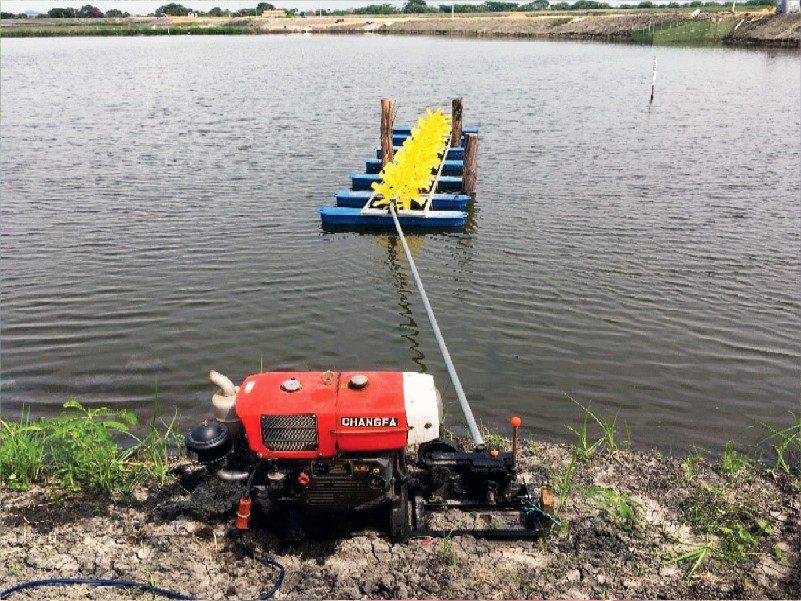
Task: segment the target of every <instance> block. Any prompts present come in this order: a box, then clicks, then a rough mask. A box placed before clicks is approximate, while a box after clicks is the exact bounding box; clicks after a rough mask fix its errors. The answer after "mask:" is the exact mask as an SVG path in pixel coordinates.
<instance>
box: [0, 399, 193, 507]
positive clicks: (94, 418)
mask: <svg viewBox="0 0 801 601" xmlns="http://www.w3.org/2000/svg"><path fill="white" fill-rule="evenodd" d="M64 408H65V409H66V410H67V412H65V414H64V415H62V416H59V417H54V418H49V419H46V418H38V419H35V420H31V419H30V413H27V414H25V415H24V416H23V417H22V418H21V419H20V420H19V421H18V422H9V421H6V420H0V482H1V483H2V484H3V485H4V486H6V487H8V489H9V490H27V489H28V488H29V486H30V485H31V484H32V483H51V484H54V485H58V486H61V487H62V488H68V489H72V490H80V489H81V488H82V487H88V488H90V489H93V490H96V491H98V492H101V493H104V494H106V495H108V496H115V495H127V494H130V493H131V491H132V490H133V489H134V488H135V487H136V486H137V485H138V484H140V483H142V482H145V481H153V480H155V481H157V482H160V483H162V484H163V483H164V481H165V480H166V478H167V477H168V474H169V460H170V456H171V454H174V450H173V449H174V448H175V447H176V445H178V444H180V443H181V441H182V436H181V435H180V434H178V433H177V432H176V431H175V430H174V425H175V417H173V418H172V420H171V421H170V422H169V423H165V422H163V421H160V420H159V418H158V395H157V396H156V400H155V401H154V403H153V418H152V421H151V423H150V427H149V432H148V433H147V435H146V436H144V437H141V438H140V437H137V436H136V435H134V434H133V433H132V432H131V428H132V427H133V426H136V425H137V423H138V419H137V417H136V416H135V415H134V414H133V413H131V412H130V411H126V410H124V409H109V408H105V407H101V408H98V409H91V408H86V407H84V406H83V405H81V404H80V403H78V402H77V401H68V402H66V403H64Z"/></svg>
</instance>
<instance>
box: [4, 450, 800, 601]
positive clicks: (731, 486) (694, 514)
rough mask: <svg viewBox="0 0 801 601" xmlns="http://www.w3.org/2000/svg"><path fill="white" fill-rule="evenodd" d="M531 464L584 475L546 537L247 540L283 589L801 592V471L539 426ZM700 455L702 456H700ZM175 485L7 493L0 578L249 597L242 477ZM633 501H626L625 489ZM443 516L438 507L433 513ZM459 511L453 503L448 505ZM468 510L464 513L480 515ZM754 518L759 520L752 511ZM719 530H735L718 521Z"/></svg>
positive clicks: (77, 591)
mask: <svg viewBox="0 0 801 601" xmlns="http://www.w3.org/2000/svg"><path fill="white" fill-rule="evenodd" d="M521 459H522V466H523V470H524V475H525V477H526V478H527V479H528V480H529V481H532V480H533V481H534V482H535V483H537V484H538V485H539V484H540V483H543V482H545V481H550V482H551V483H553V484H554V487H555V488H556V493H557V494H556V496H557V504H558V503H559V493H560V491H559V487H558V486H557V483H558V482H559V481H562V482H564V481H566V480H571V485H570V488H569V489H568V490H567V494H566V495H565V502H564V504H563V505H562V506H561V507H558V508H557V513H558V515H559V517H560V518H561V519H562V520H564V524H563V526H562V527H554V528H553V529H552V530H551V533H550V535H549V536H547V537H545V538H542V539H539V540H528V541H508V540H507V541H497V540H482V539H476V538H473V537H472V536H462V537H452V538H451V539H442V538H435V539H419V538H412V539H410V540H406V541H404V542H397V543H393V542H391V541H390V540H389V539H387V538H386V537H384V536H383V535H382V533H381V532H380V530H377V529H374V530H372V531H370V530H369V529H368V530H367V531H362V532H361V533H360V534H358V535H355V536H343V537H339V538H327V539H321V538H319V537H316V538H310V539H307V540H306V541H305V542H303V543H300V544H299V545H297V546H294V547H288V548H282V547H279V541H278V540H277V539H276V538H275V537H274V536H273V535H272V534H270V533H269V532H267V531H264V530H251V531H249V532H247V533H246V540H247V541H248V542H249V544H250V545H251V546H252V548H253V549H254V550H255V551H256V552H257V553H264V554H266V555H268V556H271V557H273V558H275V559H276V560H277V561H278V562H280V563H281V564H283V566H284V567H285V568H286V577H285V580H284V582H283V585H282V586H281V588H280V590H279V591H278V593H277V594H276V597H275V598H278V599H309V598H326V599H364V598H370V599H373V598H375V599H416V598H428V599H432V598H461V599H474V598H486V599H492V598H503V599H524V598H529V599H536V598H552V599H561V598H570V599H582V598H593V599H604V598H629V599H631V598H672V599H675V598H691V599H713V598H738V599H756V598H783V599H798V598H799V597H801V582H800V581H799V578H800V577H801V560H800V559H799V550H800V548H801V517H800V516H801V483H800V482H799V477H798V476H793V477H789V476H786V475H780V474H775V473H772V472H770V471H765V470H757V469H752V468H741V469H740V470H739V471H738V472H737V473H736V474H734V476H730V474H729V473H725V472H724V470H723V469H722V468H721V466H720V462H719V461H716V460H713V459H707V460H706V461H703V462H697V461H696V460H689V459H687V458H685V459H684V460H683V461H682V460H681V459H678V458H672V457H663V456H662V455H660V454H659V453H654V452H651V453H641V452H636V451H628V450H622V451H618V452H617V453H615V454H609V453H606V452H603V453H598V454H596V455H595V456H593V457H592V458H590V459H588V460H586V461H583V462H581V463H577V464H575V467H574V470H573V472H572V479H570V478H567V479H566V478H565V474H566V472H567V470H568V469H569V466H570V463H571V449H570V448H568V447H565V446H561V445H551V444H543V443H533V442H528V443H526V444H524V445H523V452H522V455H521ZM696 459H697V458H696ZM173 474H174V476H173V478H172V479H171V481H170V482H168V483H165V484H164V485H159V484H157V483H151V484H149V485H146V486H141V487H140V488H139V489H138V490H137V491H136V492H135V493H134V494H133V495H132V496H130V497H128V498H124V499H118V500H116V501H113V502H112V501H109V500H107V499H104V498H102V497H96V496H92V495H91V494H87V493H85V492H84V493H66V492H64V491H62V490H61V489H59V488H57V487H50V488H42V487H36V488H32V489H31V490H29V491H27V492H9V491H4V492H3V495H2V547H1V549H0V550H1V551H2V553H1V554H0V558H1V561H0V581H2V582H1V585H0V588H2V589H7V588H10V587H12V586H15V585H17V584H20V583H23V582H27V581H30V580H41V579H48V578H100V579H120V580H133V581H137V582H144V583H150V584H153V585H155V586H159V587H163V588H168V589H171V590H174V591H178V592H180V593H182V594H185V595H192V596H195V597H198V598H201V599H251V598H254V597H257V596H259V595H261V594H263V593H264V592H265V591H267V590H269V589H270V588H271V587H272V584H273V583H274V581H275V578H276V575H277V573H276V571H275V570H274V569H270V568H268V567H265V566H264V565H262V564H260V563H258V562H255V561H253V560H251V559H249V558H247V557H246V556H244V555H243V553H242V550H241V549H240V547H239V545H238V543H237V541H236V538H235V537H234V535H233V532H232V531H231V527H232V526H233V523H234V519H235V518H234V514H235V509H234V505H235V503H236V502H237V499H238V497H239V495H240V492H241V488H240V486H241V485H228V484H223V483H221V482H219V481H217V480H215V479H213V478H211V477H208V476H207V475H206V474H205V471H203V470H201V469H200V468H198V467H196V466H195V465H193V464H191V463H189V462H188V461H186V460H183V461H178V462H176V464H175V466H174V469H173ZM621 500H623V501H625V506H626V507H629V508H630V509H631V510H632V511H633V517H632V516H631V515H628V514H626V513H625V512H624V511H621V507H622V505H621V504H620V501H621ZM699 514H700V515H705V516H707V517H708V518H709V519H710V520H711V521H712V522H715V523H718V525H726V524H728V526H729V527H731V525H732V522H731V520H730V519H729V518H730V517H731V516H732V515H736V516H738V519H740V520H741V523H742V524H743V525H744V527H745V528H746V530H748V529H749V528H750V529H751V531H752V532H753V527H754V525H753V524H750V522H755V521H761V522H762V523H763V525H767V528H765V531H766V532H767V533H766V534H764V535H763V536H761V537H757V538H756V540H757V544H755V545H754V546H753V547H750V548H748V549H747V553H746V554H745V555H744V556H743V557H741V558H740V559H739V560H738V561H736V562H735V563H728V562H727V561H725V560H724V559H723V557H722V554H720V553H718V552H716V551H713V552H710V553H709V555H708V556H707V557H706V558H705V559H704V561H703V562H702V563H701V564H700V565H699V566H698V568H697V570H696V571H695V573H694V574H692V575H691V576H689V577H688V576H687V574H688V573H689V571H690V568H691V567H692V562H690V561H688V562H671V561H670V560H671V558H675V557H676V556H677V555H680V554H682V553H687V552H691V551H693V550H697V549H701V548H703V545H707V544H708V546H709V548H710V549H719V548H722V546H721V545H722V542H721V539H719V538H718V536H717V535H716V534H714V533H710V530H709V529H706V530H704V529H703V528H700V529H699V526H698V525H697V522H698V519H697V518H698V515H699ZM444 517H445V516H440V515H435V516H433V519H434V520H441V519H444ZM450 517H453V516H450ZM482 518H483V516H482V515H481V514H480V512H479V514H478V515H474V514H465V515H463V516H461V518H460V519H458V523H459V524H460V527H466V526H469V525H470V523H471V522H477V523H480V522H482ZM749 524H750V525H749ZM716 532H718V533H720V532H723V531H721V530H717V531H716ZM10 598H12V599H20V600H21V599H134V598H135V599H152V598H154V596H153V594H152V593H145V592H141V591H135V590H134V591H130V590H122V589H111V588H99V587H98V588H92V587H87V586H70V587H50V588H40V589H33V590H28V591H22V592H19V593H15V594H13V595H12V596H11V597H10Z"/></svg>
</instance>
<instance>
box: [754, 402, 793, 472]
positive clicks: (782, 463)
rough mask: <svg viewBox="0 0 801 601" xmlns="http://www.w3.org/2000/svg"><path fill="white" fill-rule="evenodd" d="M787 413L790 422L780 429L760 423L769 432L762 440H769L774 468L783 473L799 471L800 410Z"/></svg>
mask: <svg viewBox="0 0 801 601" xmlns="http://www.w3.org/2000/svg"><path fill="white" fill-rule="evenodd" d="M800 404H801V403H800ZM789 413H790V415H791V416H792V424H791V425H790V426H789V427H788V428H783V429H781V430H780V429H778V428H774V427H773V426H770V425H768V424H766V423H764V422H763V423H762V427H763V428H765V430H767V431H768V432H770V436H768V437H767V438H765V439H764V440H763V441H762V442H763V443H765V442H770V444H771V446H772V447H773V449H774V451H775V452H776V467H775V469H776V470H781V471H783V472H784V473H785V474H791V473H793V472H795V473H801V411H799V412H798V414H796V413H793V412H792V411H790V412H789Z"/></svg>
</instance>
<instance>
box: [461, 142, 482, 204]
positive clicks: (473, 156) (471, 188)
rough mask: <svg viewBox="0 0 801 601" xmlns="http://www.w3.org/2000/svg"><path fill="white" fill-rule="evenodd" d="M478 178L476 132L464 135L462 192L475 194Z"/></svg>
mask: <svg viewBox="0 0 801 601" xmlns="http://www.w3.org/2000/svg"><path fill="white" fill-rule="evenodd" d="M477 179H478V134H465V136H464V169H463V171H462V192H464V193H465V194H470V195H475V193H476V180H477Z"/></svg>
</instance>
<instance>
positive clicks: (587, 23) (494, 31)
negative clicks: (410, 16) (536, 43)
mask: <svg viewBox="0 0 801 601" xmlns="http://www.w3.org/2000/svg"><path fill="white" fill-rule="evenodd" d="M710 20H714V22H715V23H716V24H719V25H720V26H725V25H726V24H727V23H730V24H731V26H732V27H735V28H736V29H735V30H734V31H733V32H732V33H731V34H730V35H728V36H727V37H726V38H725V39H724V41H725V43H727V44H731V45H766V46H790V47H793V46H795V47H797V46H798V45H799V40H800V39H801V33H800V32H801V19H799V18H798V15H771V14H768V13H766V12H737V13H702V14H700V15H698V16H697V17H695V18H694V19H691V18H690V15H689V14H688V13H687V12H678V11H665V12H657V11H647V12H635V13H626V14H620V13H602V12H597V13H588V14H575V13H573V14H571V13H563V14H557V15H545V14H538V15H534V16H520V15H516V14H512V15H508V16H503V17H500V16H499V17H480V18H479V17H475V18H470V19H448V18H436V19H434V18H430V19H417V20H405V21H396V22H393V23H388V24H386V25H385V26H382V27H381V28H380V29H379V30H378V31H381V32H386V33H406V34H441V35H460V36H480V37H487V36H489V37H493V36H495V37H536V38H554V39H565V38H567V39H591V40H592V39H595V40H609V41H631V40H632V31H648V30H649V29H653V28H655V27H660V26H666V25H670V24H680V23H693V22H702V23H703V22H708V21H710Z"/></svg>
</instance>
